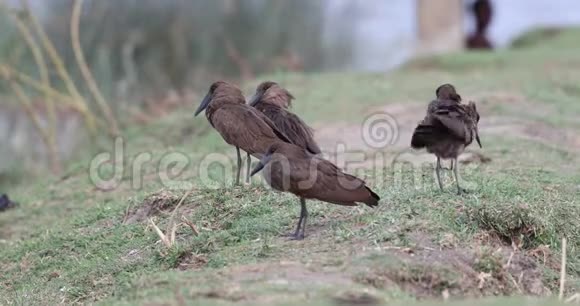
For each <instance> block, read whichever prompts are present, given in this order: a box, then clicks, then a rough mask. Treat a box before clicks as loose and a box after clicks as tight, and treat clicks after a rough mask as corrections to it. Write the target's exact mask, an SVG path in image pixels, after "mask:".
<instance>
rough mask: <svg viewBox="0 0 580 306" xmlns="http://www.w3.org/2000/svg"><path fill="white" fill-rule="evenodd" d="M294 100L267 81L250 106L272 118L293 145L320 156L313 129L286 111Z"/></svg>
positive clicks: (251, 100) (287, 93)
mask: <svg viewBox="0 0 580 306" xmlns="http://www.w3.org/2000/svg"><path fill="white" fill-rule="evenodd" d="M293 98H294V97H293V96H292V95H291V94H290V93H289V92H288V91H287V90H286V89H284V88H282V87H280V85H278V84H277V83H275V82H270V81H267V82H263V83H261V84H260V85H258V88H257V89H256V93H255V94H254V96H253V97H252V98H251V99H250V105H251V106H253V107H255V108H256V109H257V110H259V111H260V112H262V113H263V114H264V115H266V117H268V118H270V119H271V120H272V122H274V124H275V125H276V127H277V128H278V129H279V130H280V131H281V132H282V133H284V134H285V135H286V136H288V138H290V140H291V141H292V143H294V144H296V145H297V146H299V147H301V148H303V149H305V150H307V151H308V152H310V153H312V154H319V153H320V148H319V147H318V144H316V141H314V138H313V133H312V129H311V128H310V127H309V126H308V125H306V123H304V121H302V119H300V117H298V116H297V115H295V114H293V113H291V112H290V111H288V110H286V109H287V108H288V107H289V106H290V105H291V101H292V99H293Z"/></svg>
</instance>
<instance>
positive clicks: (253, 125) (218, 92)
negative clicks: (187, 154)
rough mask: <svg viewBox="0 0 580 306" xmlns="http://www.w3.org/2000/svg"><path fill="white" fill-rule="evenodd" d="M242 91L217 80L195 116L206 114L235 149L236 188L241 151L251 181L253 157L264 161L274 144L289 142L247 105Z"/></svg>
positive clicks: (263, 116)
mask: <svg viewBox="0 0 580 306" xmlns="http://www.w3.org/2000/svg"><path fill="white" fill-rule="evenodd" d="M245 102H246V100H245V98H244V96H243V95H242V91H241V90H240V89H239V88H238V87H236V86H234V85H232V84H229V83H227V82H223V81H218V82H215V83H213V84H212V85H211V87H210V89H209V91H208V93H207V94H206V96H205V98H203V101H202V102H201V104H200V105H199V107H198V109H197V110H196V111H195V116H197V115H198V114H199V113H201V112H202V111H203V110H206V111H205V115H206V117H207V120H208V121H209V123H210V124H211V125H212V126H213V127H214V128H215V129H216V130H217V131H218V132H219V133H220V135H221V136H222V138H223V139H224V140H225V141H226V142H227V143H228V144H230V145H232V146H235V147H236V152H237V155H238V171H237V176H236V185H238V184H239V182H240V172H241V168H242V157H241V155H240V149H242V150H244V151H246V152H247V154H248V172H247V176H246V182H248V181H249V179H250V173H249V172H250V171H249V170H250V154H251V155H254V156H255V157H257V158H261V157H262V155H263V154H264V153H266V151H267V150H268V147H269V146H270V145H271V144H272V143H274V142H279V141H281V142H288V143H291V141H290V140H289V139H288V137H287V136H286V135H284V133H282V132H280V131H279V130H278V128H276V126H275V125H274V123H273V122H272V121H271V120H270V119H268V117H266V116H265V115H264V114H262V113H261V112H259V111H257V110H256V109H254V108H253V107H250V106H248V105H246V104H245Z"/></svg>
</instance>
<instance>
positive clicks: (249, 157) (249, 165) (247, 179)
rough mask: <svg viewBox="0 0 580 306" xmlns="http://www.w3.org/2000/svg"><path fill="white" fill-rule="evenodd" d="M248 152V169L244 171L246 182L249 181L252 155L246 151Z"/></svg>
mask: <svg viewBox="0 0 580 306" xmlns="http://www.w3.org/2000/svg"><path fill="white" fill-rule="evenodd" d="M246 154H248V159H247V160H246V163H247V164H248V171H246V184H249V183H250V172H251V171H252V170H251V169H250V167H251V166H252V156H251V155H250V153H246Z"/></svg>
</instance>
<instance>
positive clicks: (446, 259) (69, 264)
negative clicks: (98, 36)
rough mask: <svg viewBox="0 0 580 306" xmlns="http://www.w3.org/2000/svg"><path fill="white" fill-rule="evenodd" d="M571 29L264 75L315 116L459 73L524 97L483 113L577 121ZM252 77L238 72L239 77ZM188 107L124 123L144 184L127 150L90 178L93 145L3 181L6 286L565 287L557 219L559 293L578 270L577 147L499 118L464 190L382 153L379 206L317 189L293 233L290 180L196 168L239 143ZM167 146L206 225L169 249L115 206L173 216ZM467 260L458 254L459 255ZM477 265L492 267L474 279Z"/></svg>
mask: <svg viewBox="0 0 580 306" xmlns="http://www.w3.org/2000/svg"><path fill="white" fill-rule="evenodd" d="M577 35H578V31H571V32H567V33H565V34H563V35H561V36H559V37H557V38H554V39H553V40H552V41H550V42H549V43H548V42H546V43H545V44H543V45H539V46H535V47H532V48H529V49H521V50H517V51H500V52H497V53H465V54H463V53H462V54H452V55H445V56H441V57H437V58H432V59H425V60H420V61H416V62H414V63H412V64H409V65H408V66H407V67H405V68H404V69H402V70H401V71H398V72H395V73H394V74H392V75H388V76H385V75H381V74H375V75H369V74H323V75H309V76H304V75H273V76H270V78H271V79H275V80H278V81H280V82H281V83H283V84H284V85H286V86H287V87H288V88H290V89H291V90H292V92H293V93H294V94H295V96H297V97H299V100H298V101H297V102H296V106H295V111H296V112H297V113H299V114H300V115H301V116H303V117H304V118H305V120H307V121H308V122H330V121H344V122H353V123H357V122H358V121H359V118H361V117H362V116H364V115H365V114H367V113H368V112H369V110H370V109H373V108H376V107H379V106H384V105H388V104H392V103H406V102H408V101H424V100H426V99H427V98H428V97H430V96H431V95H432V92H433V89H434V88H435V87H436V86H437V85H438V84H440V83H443V82H452V83H454V84H456V86H457V87H458V88H459V89H460V90H461V92H465V93H469V94H473V95H482V94H486V93H505V92H508V93H510V94H518V95H521V96H523V97H524V98H525V100H526V101H527V102H526V104H525V108H522V107H521V105H520V106H513V105H511V104H509V103H496V104H494V107H493V108H490V109H489V110H488V111H489V113H486V114H484V116H486V115H487V116H491V115H502V116H509V117H513V118H520V119H527V120H534V121H535V122H538V123H542V124H545V125H547V126H551V127H554V128H558V129H564V128H566V129H571V130H574V131H578V130H579V129H580V122H579V121H578V119H577V114H579V113H580V104H579V103H578V100H580V85H579V84H578V80H579V79H580V69H579V68H580V52H578V51H579V49H580V45H579V44H578V41H577V39H576V38H577ZM253 86H255V85H254V84H249V85H248V86H247V87H246V89H247V92H248V93H249V92H250V90H251V89H252V88H253ZM500 102H501V101H500ZM192 113H193V106H192V108H191V109H186V110H184V111H183V112H180V113H177V114H174V115H172V116H169V117H166V118H162V119H160V120H159V121H158V122H155V123H153V124H151V125H149V126H146V127H135V128H134V129H132V130H130V131H127V133H126V138H125V139H126V154H125V156H126V160H125V163H126V165H128V164H130V161H131V159H132V158H133V157H134V156H135V155H136V154H138V153H142V152H148V153H150V154H152V157H153V161H155V162H150V163H148V164H147V165H146V168H145V169H144V172H143V178H144V179H143V186H141V187H140V188H133V187H132V186H131V184H132V183H133V182H134V181H133V180H132V179H131V171H132V169H131V168H130V167H128V166H127V167H126V171H125V173H124V180H123V183H122V184H121V185H120V186H119V187H118V188H117V189H115V190H114V191H111V192H103V191H99V190H97V189H96V188H95V187H94V186H93V185H92V184H91V183H90V180H89V179H88V175H87V170H86V168H87V165H88V161H87V160H83V161H81V162H79V163H78V164H73V165H71V166H70V168H69V171H68V174H67V176H66V178H64V179H61V180H50V181H48V180H47V181H40V182H35V183H31V184H30V185H29V186H26V187H21V188H20V189H17V190H15V191H13V192H12V195H13V197H15V198H17V199H18V200H19V201H20V202H21V203H22V206H21V208H19V209H15V210H11V211H8V212H5V213H1V214H0V239H2V240H0V304H3V305H4V304H8V305H10V304H31V303H34V304H58V303H66V304H69V303H73V302H95V301H101V302H104V303H105V304H121V305H125V304H141V303H143V302H150V303H152V304H157V303H159V304H169V305H173V304H175V305H182V304H183V303H192V304H195V303H207V304H215V305H222V304H224V305H225V304H231V303H239V304H264V305H271V304H272V301H273V300H274V301H285V302H287V303H290V302H292V301H294V302H297V301H304V300H307V301H310V302H311V303H318V304H321V305H324V304H329V303H331V302H332V301H333V299H332V298H333V297H334V298H336V297H337V296H338V297H343V298H344V297H345V296H351V295H357V294H358V295H360V292H368V293H369V294H371V295H372V296H374V297H378V298H379V299H381V300H387V301H392V302H395V303H401V304H405V303H407V302H408V301H409V300H412V299H415V298H416V297H420V298H430V297H439V296H441V295H442V294H443V292H449V293H450V294H451V296H470V297H476V296H481V295H496V294H502V295H503V294H507V295H519V292H522V293H525V294H531V293H535V292H536V291H535V290H534V288H533V286H534V284H533V281H534V277H532V276H528V275H527V274H526V275H524V274H519V273H518V272H519V271H517V269H518V268H521V267H523V266H526V265H528V266H530V265H531V266H533V267H535V268H534V269H532V270H533V271H540V272H541V273H540V276H538V277H537V279H539V280H540V282H541V284H542V285H543V286H541V287H545V288H548V289H550V290H551V291H553V292H557V281H558V272H557V269H558V266H559V257H558V256H559V254H560V239H561V237H562V235H566V236H568V238H569V246H570V248H569V251H568V252H569V254H568V255H569V256H568V260H569V266H568V274H569V275H570V276H571V277H570V279H569V283H568V288H569V290H568V294H572V293H573V292H575V291H576V290H577V289H578V288H579V283H578V282H577V279H578V277H579V276H580V256H579V255H578V252H577V250H578V247H580V240H579V239H578V237H580V220H579V219H578V216H579V215H580V203H578V200H577V198H578V195H579V194H578V193H579V188H580V187H579V186H580V175H579V174H578V173H580V172H579V171H578V170H580V169H579V168H580V164H579V163H578V160H579V158H578V152H570V151H569V150H565V148H562V149H554V148H553V147H550V146H547V145H546V144H545V143H538V142H535V141H532V140H523V139H521V138H518V137H515V136H512V135H509V134H506V135H501V136H500V135H483V137H484V139H485V140H484V145H485V150H484V152H485V154H486V155H489V156H491V157H492V159H493V161H492V162H491V163H489V164H486V165H482V166H480V167H477V168H473V169H471V170H470V168H468V167H466V168H465V175H464V176H465V178H466V179H469V180H471V181H474V182H477V183H478V185H477V187H476V189H475V191H474V192H472V193H470V194H468V195H465V196H462V197H456V196H455V195H454V194H452V193H451V192H443V193H441V192H439V191H438V190H436V189H435V188H432V187H434V186H432V185H425V187H423V188H420V189H415V188H414V187H412V185H411V181H412V177H411V175H412V173H411V170H409V169H407V168H404V167H403V170H400V169H399V170H394V169H392V168H386V169H383V172H381V174H382V176H380V177H375V178H374V179H371V180H370V184H371V185H373V186H375V189H376V190H377V192H378V193H379V194H380V195H381V196H382V197H383V199H384V201H383V202H382V205H381V207H380V208H379V209H377V210H373V211H371V210H368V209H365V208H355V209H348V208H341V207H336V206H332V205H327V204H322V203H314V202H313V203H311V204H309V209H310V212H311V219H310V221H309V222H310V223H309V224H310V225H309V226H310V227H309V230H310V236H309V237H308V238H307V239H306V240H305V241H303V242H290V241H286V240H285V239H283V238H280V234H283V233H286V232H289V231H291V228H292V226H293V224H294V222H295V221H296V219H295V218H296V214H297V211H298V206H297V200H296V199H295V198H294V197H292V196H291V195H287V194H279V193H273V192H270V191H269V190H266V189H264V188H262V187H259V186H253V187H236V188H234V187H231V181H230V180H229V175H226V177H227V180H225V182H226V183H225V185H224V184H221V185H220V184H219V183H216V184H215V185H214V186H212V187H213V188H207V186H201V185H200V182H199V178H198V174H197V169H196V167H195V165H196V164H198V163H199V161H200V160H201V159H202V158H203V156H204V155H205V154H207V153H210V152H214V151H219V152H227V153H231V149H229V148H227V147H226V146H225V145H224V144H223V142H222V140H221V139H220V138H219V136H217V135H216V133H215V132H213V131H211V129H210V128H209V127H208V126H209V125H208V124H207V122H206V120H205V119H204V118H196V119H195V120H193V119H192V118H191V114H192ZM484 119H485V117H484ZM168 152H183V153H184V154H186V155H187V156H188V157H189V158H190V160H191V162H192V163H191V165H190V166H189V167H188V168H187V169H186V171H185V172H184V173H182V174H181V175H180V176H179V179H181V180H184V181H187V182H193V183H194V186H195V189H194V192H192V193H191V195H190V196H189V197H187V199H186V200H185V202H184V204H183V206H181V209H180V212H179V213H178V215H184V216H186V217H187V218H188V219H189V220H192V221H193V222H194V223H195V224H196V226H197V228H198V229H199V230H200V234H199V235H198V236H195V235H193V234H192V231H191V230H190V229H189V228H188V227H186V226H182V227H180V228H179V229H178V231H177V238H176V241H177V243H176V246H174V247H173V248H171V249H167V248H165V247H164V246H163V245H162V244H161V243H159V242H158V240H159V238H158V236H157V235H156V234H155V232H154V231H153V230H152V229H151V228H150V227H149V226H148V224H147V223H146V222H144V221H141V222H136V223H133V224H123V220H124V218H125V217H126V213H127V212H129V213H132V212H134V211H136V210H137V209H138V208H139V207H142V206H143V205H147V204H148V203H151V200H152V199H153V198H154V197H157V199H158V202H157V203H158V204H160V205H162V206H163V207H162V209H161V211H160V212H158V213H157V214H155V216H154V217H153V218H154V220H155V221H156V223H158V224H159V225H160V227H161V228H162V229H165V227H166V225H167V223H168V219H169V215H170V213H171V211H172V209H173V208H174V206H175V205H176V203H177V202H178V201H179V199H180V197H181V196H182V195H183V194H184V193H185V190H184V189H183V188H179V187H180V186H181V185H180V184H179V183H175V184H171V186H169V187H174V188H167V186H166V187H164V186H163V185H162V184H161V182H160V179H159V178H158V176H157V175H156V169H157V166H158V163H157V161H159V159H161V158H162V157H163V156H165V155H166V154H167V153H168ZM398 171H399V172H398ZM400 171H402V172H400ZM425 171H426V172H425V173H426V174H427V175H429V173H430V172H429V170H428V169H426V170H425ZM104 172H109V173H110V172H111V171H110V169H109V170H107V169H105V170H104ZM219 172H220V171H218V169H215V171H213V172H212V175H214V177H216V179H217V180H216V182H221V181H223V180H221V177H223V175H220V173H219ZM428 178H429V177H428ZM401 182H402V183H401ZM405 182H408V183H407V184H406V183H405ZM427 183H430V181H428V182H427ZM181 187H183V186H181ZM162 189H163V191H162V192H160V193H159V191H160V190H162ZM510 240H514V241H517V242H519V241H521V248H520V249H519V250H518V251H517V252H516V255H515V256H514V264H513V265H512V267H505V266H504V265H505V264H506V262H507V260H508V258H509V255H510V252H509V251H506V250H509V249H510V248H509V241H510ZM538 254H539V255H538ZM460 263H461V264H464V265H467V266H468V267H466V268H465V269H463V268H458V267H459V266H461V265H460ZM180 268H182V269H184V270H185V271H182V269H180ZM529 271H531V270H525V272H526V273H528V272H529ZM470 273H471V274H470ZM482 273H490V274H491V277H489V278H486V279H484V281H482V282H480V281H479V278H478V277H481V276H482V275H485V274H482ZM518 276H519V277H522V278H523V279H520V280H518ZM484 278H485V277H484ZM527 279H529V282H526V280H527ZM520 281H521V282H520ZM516 284H517V285H516ZM480 287H481V288H480ZM543 293H544V294H545V293H546V292H543ZM511 301H512V302H513V303H515V304H525V303H526V302H527V301H528V300H526V299H521V298H515V299H513V300H511ZM503 302H504V300H496V301H492V300H490V301H486V300H482V301H480V303H481V304H482V305H493V304H494V303H497V304H498V305H500V304H502V303H503ZM282 304H283V303H282ZM282 304H281V305H282Z"/></svg>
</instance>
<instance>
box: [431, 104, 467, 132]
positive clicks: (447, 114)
mask: <svg viewBox="0 0 580 306" xmlns="http://www.w3.org/2000/svg"><path fill="white" fill-rule="evenodd" d="M431 116H432V120H431V121H432V122H433V123H435V125H437V123H438V124H440V125H441V126H442V127H444V128H445V129H447V131H448V132H449V133H450V134H451V135H453V136H455V137H457V138H459V139H463V140H465V139H467V137H468V132H469V131H468V128H467V126H466V123H465V122H466V116H467V114H466V112H465V109H464V108H463V106H462V105H460V104H456V103H455V104H444V105H439V106H438V107H437V110H436V111H435V112H434V114H432V115H431Z"/></svg>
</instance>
